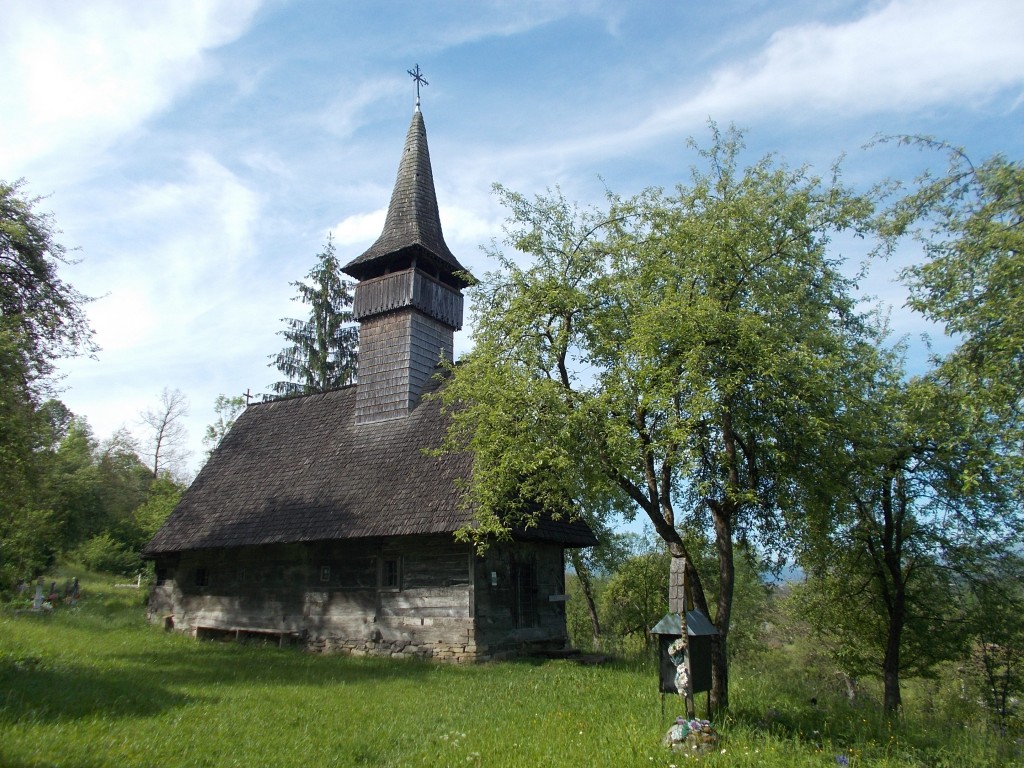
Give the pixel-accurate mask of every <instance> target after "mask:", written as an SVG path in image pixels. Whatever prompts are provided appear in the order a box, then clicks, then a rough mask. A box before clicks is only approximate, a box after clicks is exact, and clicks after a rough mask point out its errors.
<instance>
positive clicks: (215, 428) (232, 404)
mask: <svg viewBox="0 0 1024 768" xmlns="http://www.w3.org/2000/svg"><path fill="white" fill-rule="evenodd" d="M213 410H214V413H215V414H216V419H215V420H214V422H213V424H208V425H207V426H206V434H205V435H203V445H205V446H206V454H207V456H210V455H212V454H213V452H214V451H215V450H217V446H218V445H220V443H221V440H223V439H224V436H225V435H227V433H228V431H229V430H230V429H231V427H232V426H233V425H234V423H235V419H237V418H238V414H240V413H241V412H242V411H244V410H245V398H244V397H243V396H242V395H236V396H235V397H228V396H227V395H217V399H216V400H214V401H213Z"/></svg>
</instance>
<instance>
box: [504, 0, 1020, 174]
mask: <svg viewBox="0 0 1024 768" xmlns="http://www.w3.org/2000/svg"><path fill="white" fill-rule="evenodd" d="M1021 40H1024V5H1022V4H1021V3H1020V2H1019V0H976V1H975V2H970V3H965V2H962V0H892V2H888V3H884V4H878V5H874V6H872V7H871V8H870V9H869V10H868V12H866V13H865V14H864V15H863V16H861V17H860V18H857V19H855V20H853V21H849V22H844V23H840V24H834V25H826V24H823V23H819V22H812V23H807V24H799V25H796V26H791V27H787V28H784V29H781V30H779V31H778V32H776V33H775V34H774V35H772V37H771V39H770V41H769V42H768V44H767V45H766V47H765V48H764V49H763V50H761V51H760V52H758V53H756V54H754V55H752V56H749V57H747V58H745V59H743V60H742V61H740V62H738V63H736V64H732V65H729V66H727V67H724V68H721V69H719V70H718V71H716V72H713V73H712V74H711V75H710V76H709V77H707V78H706V80H707V81H708V84H707V85H706V86H704V87H700V86H698V87H696V88H695V87H694V85H693V84H692V83H688V84H686V86H685V90H683V91H681V92H677V93H675V94H672V95H668V96H666V95H665V94H662V95H660V96H659V97H658V102H657V104H656V106H655V107H654V108H653V109H651V111H650V112H649V113H648V115H647V117H645V118H643V119H640V120H637V121H635V122H633V123H632V124H629V125H626V126H624V127H622V128H620V129H619V130H609V125H610V123H608V122H607V121H606V122H605V123H603V124H602V130H601V132H600V133H593V134H591V135H588V136H576V137H574V138H572V139H570V140H568V141H565V142H561V143H558V144H549V145H547V146H546V147H544V148H543V149H540V150H536V151H535V150H534V148H529V149H528V150H526V151H525V152H524V154H530V155H531V156H530V157H529V158H526V157H511V155H506V159H511V160H512V161H513V163H514V164H525V163H535V164H538V163H539V164H543V165H544V166H545V167H549V166H551V165H554V166H555V167H560V164H562V163H564V162H565V161H566V160H567V159H569V158H580V157H605V158H607V157H608V156H621V155H626V154H629V153H630V152H632V151H634V150H635V149H636V148H637V147H638V146H644V145H648V144H650V143H652V142H654V141H656V140H658V139H661V138H663V137H665V136H669V135H678V136H683V135H685V134H686V132H687V131H689V130H693V129H695V128H698V127H699V126H701V125H702V124H703V123H704V122H705V121H706V120H707V119H708V117H712V118H714V119H716V120H719V121H722V122H729V121H734V120H735V121H743V120H747V119H750V118H752V117H775V118H782V119H783V120H785V121H787V122H790V123H800V122H808V121H810V122H813V121H821V120H825V121H831V120H837V119H838V120H843V121H846V122H849V121H851V120H854V119H857V118H860V117H864V116H866V115H871V114H876V113H878V112H885V111H893V112H899V113H901V114H906V113H908V112H910V111H913V110H921V109H929V108H948V109H950V110H954V109H961V108H962V107H963V104H964V102H970V101H981V100H984V99H986V98H988V97H989V96H991V95H992V94H994V93H996V92H998V91H1001V90H1005V89H1008V88H1020V89H1021V90H1022V92H1024V45H1022V44H1021ZM1019 103H1020V101H1018V104H1019Z"/></svg>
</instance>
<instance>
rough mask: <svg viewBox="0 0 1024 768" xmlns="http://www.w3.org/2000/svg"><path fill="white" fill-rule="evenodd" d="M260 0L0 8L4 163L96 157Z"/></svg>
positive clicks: (241, 25) (170, 95) (98, 1)
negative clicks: (65, 155) (62, 156)
mask: <svg viewBox="0 0 1024 768" xmlns="http://www.w3.org/2000/svg"><path fill="white" fill-rule="evenodd" d="M258 5H259V0H219V1H214V0H209V1H208V2H207V1H205V0H190V1H189V0H178V1H176V2H169V3H149V2H146V3H125V2H119V0H90V2H83V3H67V2H39V1H38V0H36V2H14V3H10V2H8V3H4V4H3V8H2V9H0V72H3V73H4V87H3V88H2V89H0V168H2V169H3V172H4V173H5V174H8V175H15V176H16V175H21V174H23V173H24V172H25V171H26V169H28V168H29V167H31V165H32V163H33V162H34V161H37V160H40V159H42V158H46V159H47V160H48V161H50V162H52V160H53V158H54V156H55V155H57V156H59V155H61V154H63V153H70V154H71V155H73V156H74V155H79V156H81V159H85V158H86V157H88V156H89V155H95V153H96V152H97V151H98V150H101V149H102V148H103V147H104V146H106V144H107V143H108V142H109V141H111V140H112V139H114V138H116V137H117V136H119V135H122V134H124V133H126V132H128V131H131V130H132V129H133V128H135V127H136V126H138V125H139V124H140V123H141V122H142V121H143V120H145V119H146V118H147V117H149V116H150V115H152V114H153V113H155V112H157V111H159V110H160V109H162V108H164V107H165V106H166V105H167V104H169V103H170V102H171V101H172V100H173V99H174V98H175V96H177V95H178V94H180V93H181V92H182V91H183V90H184V89H185V88H186V87H187V86H189V85H190V84H191V83H193V82H194V81H195V80H196V79H197V78H199V77H201V76H202V75H203V74H204V72H205V71H206V67H207V62H206V60H205V58H204V56H203V54H204V52H205V51H207V50H209V49H212V48H216V47H217V46H220V45H223V44H225V43H227V42H229V41H230V40H233V39H234V38H236V37H237V36H238V35H240V34H241V33H242V32H243V31H244V30H245V28H246V27H247V25H248V24H249V23H250V22H251V20H252V18H253V15H254V14H255V11H256V9H257V7H258Z"/></svg>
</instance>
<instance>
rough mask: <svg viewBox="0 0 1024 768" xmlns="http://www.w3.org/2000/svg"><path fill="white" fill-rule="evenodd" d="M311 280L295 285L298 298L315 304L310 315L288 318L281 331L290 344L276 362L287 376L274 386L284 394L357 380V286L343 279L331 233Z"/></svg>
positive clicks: (306, 391) (321, 388)
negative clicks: (353, 289)
mask: <svg viewBox="0 0 1024 768" xmlns="http://www.w3.org/2000/svg"><path fill="white" fill-rule="evenodd" d="M306 278H307V279H308V280H309V281H310V282H309V284H306V283H303V282H301V281H297V282H294V283H292V285H293V286H295V287H296V288H297V289H298V291H299V295H298V296H297V297H295V299H293V300H297V301H301V302H302V303H303V304H308V305H309V306H310V313H309V319H308V320H298V319H294V318H283V322H284V323H285V326H286V328H285V330H283V331H281V332H280V335H281V336H284V338H285V340H286V341H287V342H288V346H287V347H285V348H284V349H283V350H281V351H280V352H278V353H277V354H276V355H271V363H270V365H272V366H274V367H275V368H277V370H278V371H280V372H281V373H282V374H283V375H284V376H285V377H286V380H285V381H279V382H277V383H275V384H273V385H271V389H273V391H274V392H276V393H277V394H278V395H306V394H311V393H313V392H326V391H328V390H331V389H336V388H338V387H341V386H344V385H346V384H351V383H352V382H353V381H354V380H355V375H356V354H357V344H358V334H357V331H356V328H355V326H354V325H353V318H352V292H351V285H350V284H349V283H348V282H346V281H345V280H342V278H341V268H340V265H339V264H338V259H337V257H336V256H335V255H334V242H333V239H332V238H331V237H330V236H328V238H327V243H326V244H325V245H324V249H323V251H321V252H320V253H319V254H318V255H317V263H316V265H315V266H314V267H313V269H312V270H310V272H309V274H308V275H306Z"/></svg>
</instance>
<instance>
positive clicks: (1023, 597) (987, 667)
mask: <svg viewBox="0 0 1024 768" xmlns="http://www.w3.org/2000/svg"><path fill="white" fill-rule="evenodd" d="M987 566H988V567H986V568H984V569H983V570H981V571H980V572H979V573H978V574H977V578H975V579H972V581H971V582H970V585H969V589H970V596H971V597H972V598H973V600H972V603H971V610H970V612H969V618H970V620H971V628H972V634H973V636H974V638H975V646H974V648H973V658H974V661H975V664H976V668H977V669H978V671H979V672H980V674H979V678H980V679H981V680H982V683H983V684H982V690H983V693H984V700H985V704H986V706H987V708H988V710H989V712H990V713H991V714H992V715H993V716H994V717H995V720H996V722H997V723H998V725H999V728H1000V731H1001V732H1002V733H1006V729H1007V726H1008V725H1009V723H1010V720H1011V717H1012V716H1013V715H1014V714H1015V710H1018V706H1019V702H1020V699H1021V696H1024V582H1022V580H1021V577H1022V576H1024V559H1022V558H1021V556H1020V554H1019V553H1002V554H1001V555H1000V556H998V557H996V558H993V559H992V560H991V561H990V562H989V563H988V564H987Z"/></svg>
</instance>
